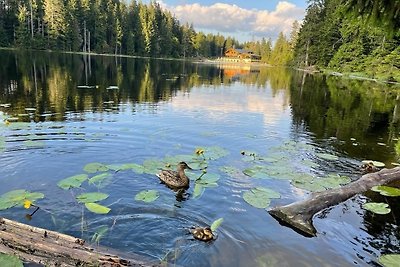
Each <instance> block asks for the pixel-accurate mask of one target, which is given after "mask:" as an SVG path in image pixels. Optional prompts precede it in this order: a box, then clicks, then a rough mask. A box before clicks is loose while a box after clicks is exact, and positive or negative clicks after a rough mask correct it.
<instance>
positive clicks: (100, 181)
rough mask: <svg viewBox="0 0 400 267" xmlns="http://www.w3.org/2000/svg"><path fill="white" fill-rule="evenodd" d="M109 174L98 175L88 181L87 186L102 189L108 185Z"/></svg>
mask: <svg viewBox="0 0 400 267" xmlns="http://www.w3.org/2000/svg"><path fill="white" fill-rule="evenodd" d="M111 177H112V176H111V174H110V173H108V172H105V173H101V174H98V175H96V176H93V177H92V178H90V179H89V184H91V185H94V186H96V187H98V188H103V187H105V186H106V185H108V184H109V183H110V178H111Z"/></svg>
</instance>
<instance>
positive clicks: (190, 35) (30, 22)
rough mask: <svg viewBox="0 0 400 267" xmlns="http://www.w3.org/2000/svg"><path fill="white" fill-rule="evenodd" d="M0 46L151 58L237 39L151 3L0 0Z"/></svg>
mask: <svg viewBox="0 0 400 267" xmlns="http://www.w3.org/2000/svg"><path fill="white" fill-rule="evenodd" d="M0 46H2V47H21V48H30V49H52V50H62V51H83V52H97V53H112V54H114V53H115V54H126V55H138V56H152V57H157V56H160V57H193V56H204V57H218V56H221V53H222V52H223V51H224V50H225V49H226V48H229V47H232V46H237V47H239V43H238V41H237V40H235V39H234V38H231V37H227V38H225V37H224V36H222V35H219V34H217V35H214V34H204V33H202V32H196V31H195V30H194V29H193V27H192V25H189V24H185V25H181V24H180V22H179V21H178V20H177V19H176V18H175V17H174V16H173V15H172V14H171V13H170V12H168V11H166V10H162V9H161V7H160V5H159V4H158V3H156V2H152V3H150V4H148V5H145V4H142V3H141V2H139V3H138V2H137V1H135V0H133V1H130V3H129V5H128V4H125V3H124V2H121V1H119V0H0Z"/></svg>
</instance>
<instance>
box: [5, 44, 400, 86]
mask: <svg viewBox="0 0 400 267" xmlns="http://www.w3.org/2000/svg"><path fill="white" fill-rule="evenodd" d="M0 50H9V51H28V52H48V53H60V54H75V55H83V56H85V55H86V56H106V57H119V58H136V59H147V60H152V59H156V60H166V61H180V62H190V63H193V64H204V65H215V66H221V65H225V66H237V67H249V66H250V67H256V68H261V67H283V68H291V69H294V70H298V71H303V72H306V73H309V74H323V75H326V76H336V77H341V78H346V79H354V80H365V81H371V82H376V83H384V84H389V85H400V81H397V80H394V81H388V80H385V79H380V78H379V77H371V76H369V75H368V74H366V73H362V72H361V73H360V72H339V71H334V70H331V69H320V70H318V69H316V68H312V67H308V68H299V67H293V66H275V65H271V64H268V63H263V62H243V61H239V62H232V61H224V60H221V59H220V58H218V59H210V58H202V59H199V58H172V57H149V56H137V55H124V54H102V53H95V52H90V53H88V52H82V51H74V52H73V51H60V50H36V49H21V48H16V47H0Z"/></svg>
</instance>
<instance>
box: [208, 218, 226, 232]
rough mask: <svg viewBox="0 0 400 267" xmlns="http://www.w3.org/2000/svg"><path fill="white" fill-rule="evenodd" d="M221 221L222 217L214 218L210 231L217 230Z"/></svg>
mask: <svg viewBox="0 0 400 267" xmlns="http://www.w3.org/2000/svg"><path fill="white" fill-rule="evenodd" d="M223 221H224V218H219V219H218V220H215V221H214V222H213V223H212V224H211V226H210V229H211V231H215V230H217V228H218V227H219V226H220V225H221V223H222V222H223Z"/></svg>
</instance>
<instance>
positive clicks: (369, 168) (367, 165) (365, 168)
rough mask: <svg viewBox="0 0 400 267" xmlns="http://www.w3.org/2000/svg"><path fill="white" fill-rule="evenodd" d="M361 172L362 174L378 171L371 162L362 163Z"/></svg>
mask: <svg viewBox="0 0 400 267" xmlns="http://www.w3.org/2000/svg"><path fill="white" fill-rule="evenodd" d="M361 170H362V171H363V172H364V173H371V172H377V171H379V170H380V169H379V168H378V167H376V166H375V165H374V164H373V163H372V162H368V163H364V164H363V165H361Z"/></svg>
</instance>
